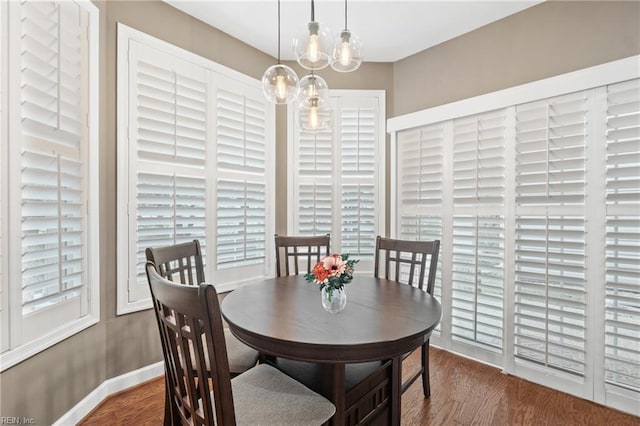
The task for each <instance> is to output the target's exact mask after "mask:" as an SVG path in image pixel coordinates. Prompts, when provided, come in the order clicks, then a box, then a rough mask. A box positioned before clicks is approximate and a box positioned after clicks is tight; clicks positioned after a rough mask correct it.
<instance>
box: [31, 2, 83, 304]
mask: <svg viewBox="0 0 640 426" xmlns="http://www.w3.org/2000/svg"><path fill="white" fill-rule="evenodd" d="M21 11H22V22H21V31H22V34H21V50H20V53H21V69H22V82H21V83H22V85H21V119H22V126H21V131H22V155H21V169H22V173H21V181H22V188H21V193H22V194H21V195H22V233H23V239H22V252H21V257H22V314H23V315H26V314H31V313H34V312H36V311H41V310H42V309H44V308H48V307H51V306H54V305H57V304H59V303H60V302H62V301H65V300H70V299H76V301H77V303H78V305H77V307H78V312H79V314H80V315H82V312H84V310H86V306H85V305H84V303H83V302H81V301H80V300H79V296H80V295H81V294H82V292H83V288H84V287H85V286H86V284H87V259H86V248H85V242H86V238H87V235H86V233H87V230H86V219H85V217H84V215H85V212H86V209H87V193H86V191H87V190H86V185H87V182H86V173H87V170H86V167H85V166H84V159H85V155H86V152H87V148H88V147H87V144H88V142H87V140H86V139H85V138H83V132H84V128H85V126H86V121H85V117H83V116H82V114H81V111H82V107H83V105H82V104H81V90H82V82H83V81H86V79H83V74H84V73H86V72H87V70H86V69H84V68H83V66H84V65H83V64H82V63H81V58H82V56H83V54H84V50H83V45H82V40H83V39H84V38H85V37H86V22H87V19H88V18H87V13H86V12H85V11H82V10H81V9H80V7H79V6H78V5H77V4H75V3H73V2H62V3H53V2H48V3H43V2H42V3H41V2H24V3H22V4H21Z"/></svg>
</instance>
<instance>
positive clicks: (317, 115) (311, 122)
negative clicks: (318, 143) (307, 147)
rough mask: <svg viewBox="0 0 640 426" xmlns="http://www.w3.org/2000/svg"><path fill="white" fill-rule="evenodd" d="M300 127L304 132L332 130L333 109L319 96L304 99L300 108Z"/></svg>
mask: <svg viewBox="0 0 640 426" xmlns="http://www.w3.org/2000/svg"><path fill="white" fill-rule="evenodd" d="M298 126H299V127H300V130H301V131H304V132H311V133H315V132H320V131H325V130H331V108H329V104H328V102H327V101H326V100H324V99H321V98H320V97H318V96H313V97H311V98H309V99H303V100H302V101H301V102H300V106H299V108H298Z"/></svg>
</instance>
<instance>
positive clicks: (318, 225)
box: [298, 178, 333, 235]
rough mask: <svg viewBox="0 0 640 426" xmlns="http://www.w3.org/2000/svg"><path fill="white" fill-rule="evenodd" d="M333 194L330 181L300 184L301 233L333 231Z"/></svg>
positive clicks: (322, 233) (328, 232)
mask: <svg viewBox="0 0 640 426" xmlns="http://www.w3.org/2000/svg"><path fill="white" fill-rule="evenodd" d="M300 180H302V178H301V179H300ZM332 196H333V188H332V186H331V184H330V183H327V184H315V183H311V182H310V183H308V184H301V185H300V189H299V210H298V230H299V231H298V232H299V233H300V235H325V234H330V233H331V232H332V230H333V227H332V223H333V218H332V214H331V205H332Z"/></svg>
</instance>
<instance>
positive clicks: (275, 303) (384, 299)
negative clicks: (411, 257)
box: [221, 275, 442, 425]
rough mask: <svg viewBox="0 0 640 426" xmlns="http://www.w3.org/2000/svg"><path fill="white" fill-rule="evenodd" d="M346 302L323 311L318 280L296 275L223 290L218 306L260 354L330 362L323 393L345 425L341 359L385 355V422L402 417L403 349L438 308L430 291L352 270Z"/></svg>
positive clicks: (419, 336)
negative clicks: (333, 311)
mask: <svg viewBox="0 0 640 426" xmlns="http://www.w3.org/2000/svg"><path fill="white" fill-rule="evenodd" d="M345 288H346V292H347V305H346V307H345V309H344V310H343V311H342V312H340V313H337V314H331V313H329V312H327V311H325V310H324V308H323V307H322V303H321V296H320V291H319V289H318V285H317V284H313V283H308V282H306V281H305V280H304V277H303V276H301V275H297V276H296V275H294V276H288V277H280V278H272V279H266V280H264V281H262V282H257V283H254V284H250V285H246V286H243V287H241V288H238V289H236V290H234V291H233V292H231V293H230V294H228V295H227V296H226V297H225V298H224V299H223V301H222V305H221V310H222V315H223V317H224V319H225V320H226V321H227V323H228V324H229V328H230V329H231V332H232V333H233V334H234V335H235V336H236V337H237V338H238V339H239V340H241V341H242V342H244V343H246V344H247V345H249V346H251V347H253V348H255V349H257V350H258V351H260V352H261V353H263V354H266V355H270V356H274V357H281V358H287V359H291V360H296V361H306V362H311V363H317V364H321V365H324V366H328V369H327V370H325V371H326V378H325V380H326V381H327V384H326V386H325V389H326V392H325V396H326V397H328V398H329V399H330V400H331V401H332V402H333V403H334V405H335V406H336V415H335V416H334V418H333V420H332V424H335V425H342V424H345V423H344V422H345V419H344V418H345V410H346V409H347V408H348V407H346V406H345V401H346V390H345V388H346V387H345V366H346V365H348V364H350V363H362V362H368V361H383V360H390V369H389V371H390V377H389V378H388V379H389V380H388V383H389V389H388V391H387V392H388V394H389V401H390V402H389V407H388V415H389V418H388V422H387V424H392V425H399V424H400V393H401V362H402V356H403V355H404V354H406V353H408V352H410V351H412V350H414V349H416V348H418V347H420V346H421V345H422V344H423V343H424V342H426V341H427V339H429V336H430V335H431V332H432V331H433V329H434V328H435V327H436V326H437V324H438V322H439V321H440V317H441V314H442V311H441V307H440V303H438V301H437V300H436V299H435V298H434V297H433V296H432V295H430V294H428V293H426V292H424V291H422V290H420V289H418V288H414V287H411V286H409V285H406V284H400V283H398V282H396V281H391V280H386V279H381V278H373V277H365V276H356V277H354V279H353V281H352V282H350V283H348V284H347V285H346V286H345Z"/></svg>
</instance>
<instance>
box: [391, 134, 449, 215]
mask: <svg viewBox="0 0 640 426" xmlns="http://www.w3.org/2000/svg"><path fill="white" fill-rule="evenodd" d="M443 143H444V125H443V124H442V123H436V124H434V125H430V126H425V127H421V128H418V129H412V130H405V131H403V132H400V133H399V134H398V148H399V158H398V163H399V164H400V165H401V166H402V169H401V171H400V173H399V179H400V182H399V186H400V191H401V197H400V200H401V202H402V203H403V208H402V211H403V212H404V211H409V210H415V211H416V213H417V212H418V211H420V210H422V209H425V208H426V207H427V206H432V205H433V206H441V205H442V162H443V154H442V149H443ZM436 208H437V207H436ZM429 210H433V208H429Z"/></svg>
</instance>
